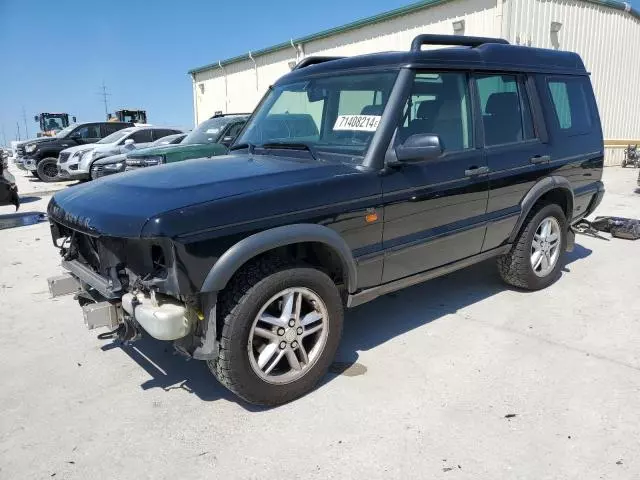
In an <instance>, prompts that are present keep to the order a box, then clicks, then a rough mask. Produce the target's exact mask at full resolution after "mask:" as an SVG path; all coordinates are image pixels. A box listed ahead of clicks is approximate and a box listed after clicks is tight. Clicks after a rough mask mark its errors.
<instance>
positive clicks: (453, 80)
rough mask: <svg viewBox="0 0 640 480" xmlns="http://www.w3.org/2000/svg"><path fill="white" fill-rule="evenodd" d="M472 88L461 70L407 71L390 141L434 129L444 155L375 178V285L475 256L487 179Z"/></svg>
mask: <svg viewBox="0 0 640 480" xmlns="http://www.w3.org/2000/svg"><path fill="white" fill-rule="evenodd" d="M472 92H473V89H472V83H471V79H470V77H469V76H468V75H467V74H466V73H464V72H418V73H417V74H416V76H415V79H414V85H413V90H412V93H411V96H410V98H409V99H408V101H407V105H406V106H405V110H404V116H403V119H402V123H401V125H400V126H399V127H398V129H397V131H396V135H395V140H394V142H395V143H394V144H399V143H402V142H404V141H406V139H407V138H408V137H409V136H411V135H413V134H420V133H431V134H437V135H438V136H439V137H440V141H441V144H442V146H443V148H444V154H443V155H442V156H441V157H439V158H437V159H433V160H428V161H424V162H417V163H414V162H412V163H407V164H404V165H402V166H401V167H398V168H394V169H393V170H391V171H390V172H389V173H388V174H387V175H386V176H385V177H384V178H383V199H384V205H385V212H384V232H383V248H384V250H385V257H384V270H383V278H382V281H383V283H384V282H390V281H393V280H396V279H399V278H402V277H407V276H410V275H413V274H416V273H419V272H422V271H425V270H430V269H432V268H436V267H438V266H441V265H445V264H447V263H451V262H454V261H456V260H460V259H462V258H465V257H469V256H472V255H475V254H478V253H480V250H481V247H482V241H483V238H484V235H485V223H484V216H485V213H486V209H487V188H488V182H487V175H486V163H485V160H484V156H483V151H482V147H481V145H478V144H477V142H476V141H475V138H476V137H477V133H476V132H474V121H473V117H474V115H473V111H474V110H475V109H476V107H475V106H474V105H475V103H476V102H474V101H473V100H472V98H473V93H472Z"/></svg>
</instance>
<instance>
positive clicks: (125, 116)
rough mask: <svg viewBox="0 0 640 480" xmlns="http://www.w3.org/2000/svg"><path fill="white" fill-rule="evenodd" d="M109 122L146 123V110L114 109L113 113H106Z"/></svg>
mask: <svg viewBox="0 0 640 480" xmlns="http://www.w3.org/2000/svg"><path fill="white" fill-rule="evenodd" d="M107 121H109V122H132V123H147V111H146V110H116V111H115V112H114V113H113V114H111V113H109V114H107Z"/></svg>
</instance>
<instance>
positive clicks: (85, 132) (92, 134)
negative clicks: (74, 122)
mask: <svg viewBox="0 0 640 480" xmlns="http://www.w3.org/2000/svg"><path fill="white" fill-rule="evenodd" d="M73 135H74V136H75V137H78V138H100V127H99V126H98V125H85V126H83V127H80V128H78V129H77V130H76V131H75V132H73Z"/></svg>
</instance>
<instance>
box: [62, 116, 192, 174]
mask: <svg viewBox="0 0 640 480" xmlns="http://www.w3.org/2000/svg"><path fill="white" fill-rule="evenodd" d="M175 133H183V132H182V130H179V129H176V128H161V127H152V126H145V127H128V128H123V129H122V130H118V131H117V132H115V133H112V134H111V135H109V136H107V137H104V138H103V139H102V140H100V141H99V142H97V143H92V144H90V145H78V146H75V147H71V148H67V149H65V150H62V151H61V152H60V156H59V157H58V173H59V175H60V177H61V178H72V179H77V180H87V179H89V178H90V176H91V165H92V164H93V162H95V161H96V160H98V159H99V158H104V157H108V156H110V155H117V154H119V153H126V152H129V151H131V150H134V149H136V148H141V147H144V146H146V145H148V144H149V143H151V142H153V141H155V140H158V139H159V138H162V137H166V136H167V135H173V134H175Z"/></svg>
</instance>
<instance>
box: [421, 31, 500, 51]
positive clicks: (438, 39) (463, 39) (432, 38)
mask: <svg viewBox="0 0 640 480" xmlns="http://www.w3.org/2000/svg"><path fill="white" fill-rule="evenodd" d="M485 43H501V44H503V45H509V42H508V41H506V40H505V39H504V38H490V37H467V36H465V35H433V34H430V33H423V34H421V35H418V36H417V37H415V38H414V39H413V41H412V42H411V51H412V52H419V51H420V50H421V49H422V48H421V47H422V45H462V46H465V47H479V46H480V45H484V44H485Z"/></svg>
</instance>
